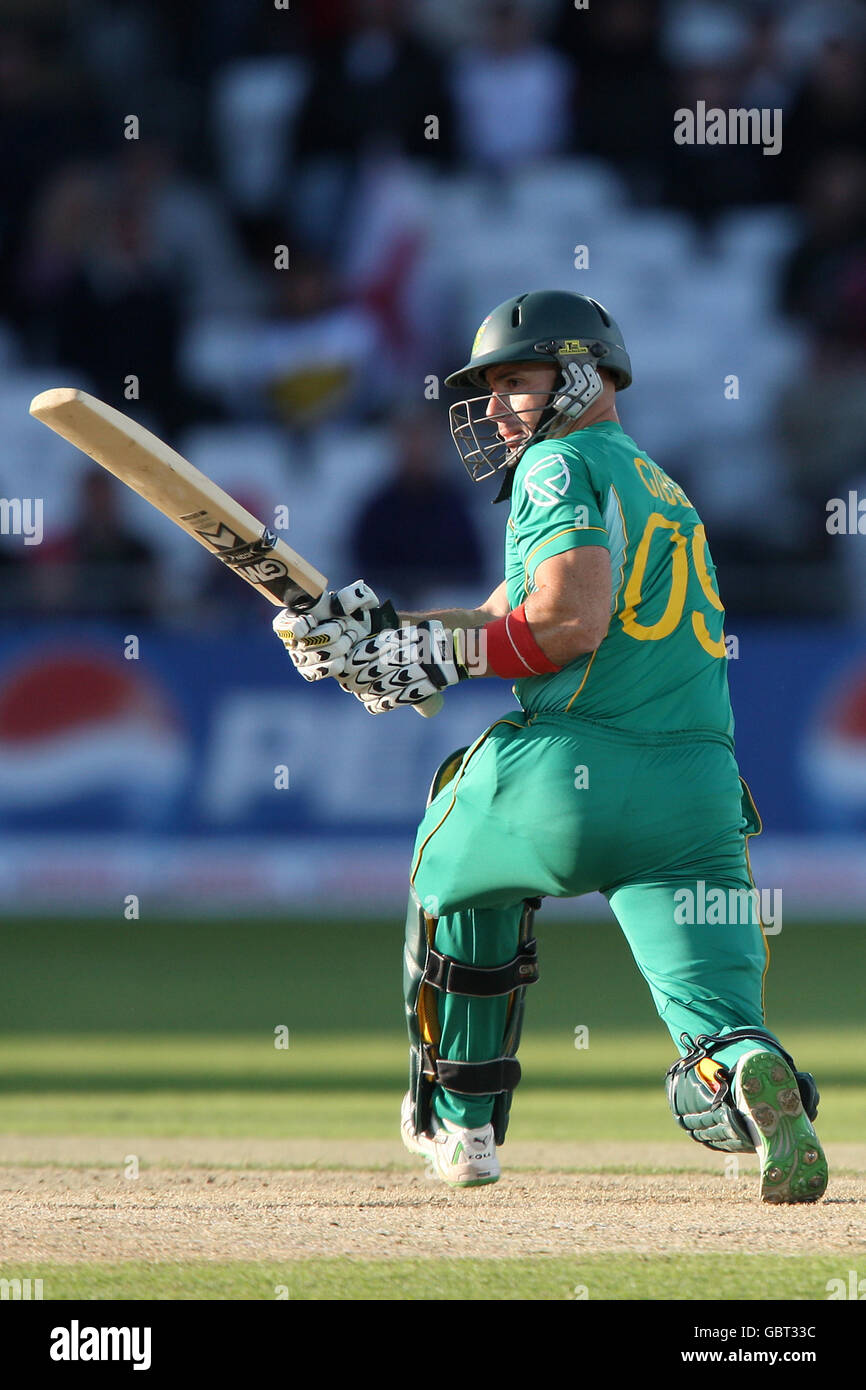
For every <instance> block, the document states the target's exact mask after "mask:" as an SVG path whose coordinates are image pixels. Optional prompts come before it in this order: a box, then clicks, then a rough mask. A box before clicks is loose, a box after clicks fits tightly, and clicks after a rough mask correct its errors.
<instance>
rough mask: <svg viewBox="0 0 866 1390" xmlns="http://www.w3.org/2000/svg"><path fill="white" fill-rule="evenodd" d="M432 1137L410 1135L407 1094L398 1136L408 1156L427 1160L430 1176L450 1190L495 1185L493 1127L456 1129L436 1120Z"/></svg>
mask: <svg viewBox="0 0 866 1390" xmlns="http://www.w3.org/2000/svg"><path fill="white" fill-rule="evenodd" d="M435 1123H436V1124H437V1126H438V1128H437V1130H436V1133H435V1134H433V1135H432V1136H431V1135H429V1134H414V1133H413V1132H412V1097H411V1096H410V1095H409V1093H408V1091H407V1093H406V1095H405V1096H404V1098H403V1108H402V1110H401V1112H400V1134H401V1136H402V1139H403V1143H404V1145H405V1146H406V1148H407V1149H408V1150H409V1152H410V1153H413V1154H423V1156H424V1157H425V1158H428V1159H429V1160H430V1163H431V1166H432V1169H433V1173H434V1176H435V1177H437V1178H441V1179H442V1181H443V1182H447V1183H449V1184H450V1186H451V1187H482V1186H483V1185H484V1184H485V1183H489V1182H496V1181H497V1179H498V1178H499V1175H500V1172H501V1169H500V1167H499V1159H498V1158H497V1157H496V1143H495V1140H494V1138H493V1126H492V1125H485V1126H484V1127H483V1129H459V1128H458V1127H457V1126H456V1125H452V1124H450V1123H449V1122H448V1121H447V1120H436V1121H435Z"/></svg>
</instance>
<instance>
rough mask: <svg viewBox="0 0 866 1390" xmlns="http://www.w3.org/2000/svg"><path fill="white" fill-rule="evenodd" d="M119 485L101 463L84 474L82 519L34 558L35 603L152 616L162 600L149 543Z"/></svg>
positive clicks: (74, 611)
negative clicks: (125, 506) (129, 521)
mask: <svg viewBox="0 0 866 1390" xmlns="http://www.w3.org/2000/svg"><path fill="white" fill-rule="evenodd" d="M119 488H120V484H119V483H117V482H115V481H114V480H113V479H112V478H109V476H108V474H107V473H102V472H100V471H99V470H97V469H96V468H93V469H88V470H87V472H86V473H85V474H83V476H82V482H81V492H80V509H79V515H78V518H77V520H76V522H75V524H74V525H73V527H72V528H71V530H70V531H69V532H68V534H67V535H65V536H61V537H58V539H56V540H55V541H52V542H46V543H44V544H43V545H42V546H40V547H38V553H37V554H36V555H35V558H34V560H33V561H32V562H31V564H32V566H33V568H32V574H33V579H34V590H35V595H36V602H37V604H38V605H39V606H42V607H45V608H47V609H51V610H59V611H61V612H63V613H64V614H68V615H74V616H76V617H92V616H93V615H95V614H105V615H106V616H110V617H117V618H124V619H126V618H148V617H152V616H153V614H154V612H155V611H156V610H157V608H158V607H159V604H160V600H161V592H160V586H159V574H158V570H157V567H156V563H155V556H154V553H153V551H152V550H151V548H150V546H149V545H147V544H146V543H145V542H144V541H143V540H141V538H140V537H139V536H137V535H135V533H134V532H133V531H131V530H130V529H129V527H128V526H127V525H126V524H125V522H124V521H123V520H122V518H121V517H120V514H119V511H118V492H119Z"/></svg>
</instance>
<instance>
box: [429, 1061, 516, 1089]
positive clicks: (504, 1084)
mask: <svg viewBox="0 0 866 1390" xmlns="http://www.w3.org/2000/svg"><path fill="white" fill-rule="evenodd" d="M429 1060H430V1061H431V1062H432V1065H433V1067H434V1069H435V1073H436V1082H437V1084H438V1085H440V1086H445V1087H446V1089H447V1090H449V1091H456V1092H457V1094H458V1095H461V1096H486V1095H490V1094H493V1093H495V1092H500V1091H513V1090H514V1088H515V1086H516V1085H517V1083H518V1082H519V1080H520V1063H519V1062H518V1060H517V1058H516V1057H494V1058H493V1059H492V1060H491V1061H488V1062H448V1061H446V1060H445V1059H444V1058H443V1057H437V1058H436V1060H435V1061H433V1059H432V1058H430V1059H429Z"/></svg>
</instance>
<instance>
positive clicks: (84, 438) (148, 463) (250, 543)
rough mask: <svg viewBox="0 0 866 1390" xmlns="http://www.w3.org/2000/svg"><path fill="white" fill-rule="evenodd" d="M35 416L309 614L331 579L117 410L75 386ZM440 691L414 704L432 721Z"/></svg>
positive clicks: (280, 600)
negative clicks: (328, 579)
mask: <svg viewBox="0 0 866 1390" xmlns="http://www.w3.org/2000/svg"><path fill="white" fill-rule="evenodd" d="M30 414H31V415H32V416H33V417H34V419H36V420H41V421H42V424H43V425H47V426H48V428H49V429H52V430H54V431H55V433H56V434H59V435H61V436H62V438H63V439H67V440H68V441H69V443H70V444H74V445H75V446H76V448H78V449H81V451H82V452H83V453H85V454H87V455H88V456H89V457H90V458H92V459H94V460H95V461H96V463H99V464H101V465H102V467H103V468H106V469H107V470H108V472H109V473H113V474H114V476H115V478H119V479H120V481H121V482H122V483H126V485H127V487H131V488H132V490H133V492H137V493H138V495H139V497H143V498H144V499H145V501H147V502H150V504H151V506H153V507H156V508H157V510H158V511H161V512H162V513H163V515H164V516H167V517H168V518H169V519H170V520H171V521H173V522H174V524H175V525H176V526H180V528H181V530H183V531H186V533H187V535H190V536H193V537H194V539H195V540H197V541H198V542H199V544H200V545H203V546H204V547H205V548H206V549H207V550H209V551H210V552H211V554H213V555H216V557H217V559H218V560H221V561H222V563H223V564H224V565H228V567H229V569H231V570H232V571H233V572H234V573H235V574H237V575H239V576H240V578H241V579H245V580H246V581H247V583H248V584H251V585H252V586H253V588H254V589H257V590H258V591H259V593H260V594H263V595H264V597H265V598H266V599H269V600H270V602H271V603H273V604H275V605H276V606H277V607H278V608H294V609H295V610H296V612H304V611H306V610H307V609H309V608H312V606H313V604H314V603H315V602H316V601H317V599H319V598H321V596H322V594H323V593H324V592H325V590H326V589H327V587H328V581H327V579H326V578H325V576H324V575H323V574H322V573H321V572H320V571H319V570H317V569H316V568H315V566H313V565H311V564H310V563H309V561H308V560H305V559H304V558H303V556H302V555H299V554H298V552H297V551H296V550H293V549H292V547H291V546H290V545H287V544H286V542H285V541H284V540H282V539H281V537H279V536H277V535H275V533H274V532H273V531H272V530H270V528H269V527H267V526H263V525H262V523H261V522H260V521H258V520H257V519H256V518H255V517H254V516H253V515H252V513H251V512H248V511H247V509H246V507H242V506H241V505H240V503H239V502H236V501H235V500H234V498H233V497H230V496H229V494H228V493H227V492H223V490H222V488H220V487H217V485H216V483H213V482H211V480H210V478H207V477H205V475H204V473H201V472H200V471H199V469H197V468H194V467H193V465H192V464H191V463H189V462H188V461H187V460H186V459H185V458H182V457H181V455H180V454H178V453H176V452H175V450H174V449H171V448H169V446H168V445H167V444H165V443H164V442H163V440H161V439H157V437H156V435H155V434H151V432H150V430H146V429H144V427H143V426H142V425H139V424H138V422H137V421H135V420H131V419H130V418H129V416H127V415H123V414H121V412H120V411H119V410H115V409H114V407H113V406H110V405H106V404H105V403H104V401H98V400H96V399H95V397H93V396H89V395H88V394H87V392H86V391H77V390H75V389H74V388H73V387H66V386H63V387H57V388H56V389H54V390H52V391H42V392H41V393H40V394H39V395H38V396H34V398H33V400H32V401H31V402H30ZM442 704H443V697H442V694H441V692H437V693H436V694H435V695H431V696H430V698H429V699H427V700H425V701H424V702H423V704H420V705H415V706H414V708H415V709H417V710H418V713H419V714H423V715H424V716H425V717H427V718H429V717H430V716H431V715H433V714H438V713H439V710H440V709H441V708H442Z"/></svg>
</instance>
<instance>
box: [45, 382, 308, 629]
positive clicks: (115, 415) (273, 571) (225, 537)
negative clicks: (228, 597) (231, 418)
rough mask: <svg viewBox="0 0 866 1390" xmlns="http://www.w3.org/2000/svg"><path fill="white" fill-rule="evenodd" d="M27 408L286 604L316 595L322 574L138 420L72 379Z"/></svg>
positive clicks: (272, 597)
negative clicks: (72, 384) (301, 596)
mask: <svg viewBox="0 0 866 1390" xmlns="http://www.w3.org/2000/svg"><path fill="white" fill-rule="evenodd" d="M30 414H31V415H32V416H33V417H34V419H36V420H40V421H41V422H42V424H44V425H47V426H48V428H49V429H52V430H54V431H55V433H57V434H59V435H61V436H62V438H63V439H66V440H68V441H69V443H70V444H74V445H75V446H76V448H78V449H81V451H82V452H83V453H85V454H87V455H88V456H89V457H90V458H92V459H93V460H94V461H95V462H96V463H98V464H100V465H101V466H102V467H103V468H105V469H107V470H108V472H109V473H113V474H114V476H115V478H119V479H120V481H121V482H122V483H125V484H126V485H127V487H130V488H132V490H133V492H137V493H138V495H139V497H143V498H144V499H145V500H146V501H147V502H150V503H151V505H152V506H154V507H156V508H157V509H158V510H159V511H161V512H162V513H163V515H165V516H167V517H169V518H170V520H171V521H173V522H174V523H175V525H176V526H180V527H181V529H182V530H184V531H186V532H187V534H188V535H190V536H193V537H194V538H195V539H196V540H197V541H198V542H199V544H200V545H203V546H205V548H206V549H207V550H209V551H210V552H211V553H212V554H214V555H216V556H217V557H218V558H219V559H220V560H222V561H223V563H224V564H226V565H228V566H229V567H230V568H231V569H233V570H234V571H235V573H236V574H238V575H240V577H241V578H242V579H245V580H246V581H247V583H248V584H252V586H253V588H255V589H258V590H259V592H260V593H261V594H263V595H264V596H265V598H267V599H269V600H270V602H271V603H274V604H277V605H278V606H280V607H283V606H285V605H287V604H289V603H291V602H294V601H296V600H298V598H299V591H302V592H303V593H304V594H308V595H309V596H310V597H311V598H312V599H317V598H318V597H319V596H320V595H321V594H322V593H324V591H325V589H326V588H327V587H328V581H327V579H326V578H325V576H324V575H323V574H322V573H321V572H320V571H319V570H317V569H316V568H315V566H314V565H311V564H309V562H308V561H307V560H305V559H304V558H303V556H302V555H299V554H298V553H297V551H295V550H293V549H292V548H291V546H289V545H287V544H286V542H285V541H284V540H282V539H281V538H280V537H279V536H277V535H275V534H274V532H273V531H271V530H270V529H269V528H268V527H266V526H263V524H262V523H261V522H260V521H258V520H257V519H256V518H255V517H254V516H253V515H252V513H250V512H248V511H247V510H246V508H245V507H242V506H241V504H240V503H239V502H236V501H235V499H234V498H233V497H230V496H229V494H228V493H227V492H224V491H223V489H222V488H221V487H218V486H217V484H216V483H213V482H211V480H210V478H207V477H205V475H204V473H201V472H200V471H199V470H198V469H197V468H195V467H194V466H193V464H191V463H189V462H188V460H187V459H185V458H182V457H181V455H180V454H178V453H177V452H176V451H175V450H174V449H172V448H170V447H169V445H168V444H166V443H165V442H164V441H163V440H161V439H158V438H157V436H156V435H155V434H151V432H150V430H146V429H145V428H144V426H143V425H139V424H138V422H137V421H136V420H131V419H130V418H129V416H127V415H123V414H121V412H120V411H119V410H115V409H114V407H113V406H110V405H106V404H105V403H104V402H103V401H98V400H96V398H95V397H94V396H89V395H88V394H87V392H86V391H78V390H75V389H74V388H73V387H59V388H56V389H54V390H51V391H42V392H41V393H40V395H38V396H35V397H34V399H33V400H32V401H31V403H30Z"/></svg>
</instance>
